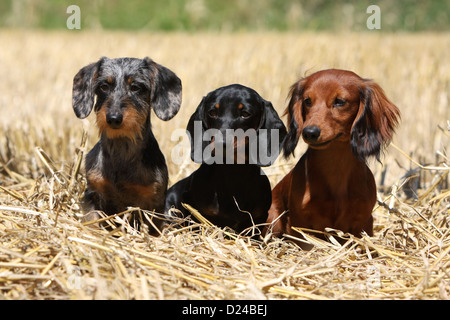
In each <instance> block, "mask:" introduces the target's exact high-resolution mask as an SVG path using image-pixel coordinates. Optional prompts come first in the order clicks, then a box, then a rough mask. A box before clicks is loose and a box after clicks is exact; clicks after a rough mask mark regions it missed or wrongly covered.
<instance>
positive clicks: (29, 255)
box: [0, 0, 450, 299]
mask: <svg viewBox="0 0 450 320" xmlns="http://www.w3.org/2000/svg"><path fill="white" fill-rule="evenodd" d="M226 3H227V4H226V5H225V4H224V2H221V1H200V0H191V1H188V0H186V1H181V0H176V1H161V2H159V1H151V2H145V4H144V2H138V1H108V2H106V1H75V2H74V3H72V2H70V3H69V2H68V1H50V0H48V1H44V0H36V1H2V2H1V3H0V26H1V27H2V29H0V70H1V76H0V77H1V78H0V80H1V81H0V93H1V94H0V295H3V297H5V298H6V299H68V298H74V299H91V298H97V299H147V298H150V299H241V298H250V299H297V298H307V299H327V298H331V299H359V298H362V299H365V298H377V299H380V298H381V299H383V298H386V299H421V298H423V299H445V298H449V297H450V276H449V268H450V261H449V251H450V240H449V233H450V219H449V213H450V212H449V210H450V209H449V208H450V207H449V205H450V204H449V197H450V193H449V189H448V165H449V163H450V161H449V155H448V147H449V141H450V108H449V99H450V93H449V92H450V59H449V54H448V50H449V48H450V28H449V26H450V23H449V19H448V18H449V17H448V15H449V12H450V10H449V3H448V1H423V2H420V4H416V3H415V2H413V1H408V0H403V1H396V2H390V1H378V3H377V4H378V5H379V6H380V7H381V19H382V28H381V30H374V31H370V30H367V28H366V19H367V17H368V16H369V14H367V13H366V8H367V6H368V5H369V3H368V2H365V1H359V2H351V1H335V2H326V1H316V2H314V4H312V2H311V3H310V2H303V1H267V2H256V1H230V2H226ZM70 4H78V5H79V6H80V8H81V14H82V24H81V30H67V28H66V19H67V17H68V16H69V14H67V13H66V8H67V6H68V5H70ZM102 56H108V57H110V58H114V57H122V56H131V57H139V58H143V57H145V56H150V57H151V58H152V59H154V60H155V61H156V62H158V63H160V64H162V65H164V66H166V67H168V68H170V69H171V70H173V71H174V72H176V73H177V75H178V76H179V77H180V78H181V80H182V82H183V103H182V107H181V110H180V112H179V114H178V115H177V116H176V117H175V118H174V119H172V120H171V121H169V122H163V121H160V120H159V119H157V117H156V116H155V115H154V114H153V115H152V123H153V128H154V129H153V131H154V133H155V135H156V137H157V139H158V141H159V144H160V147H161V149H162V151H163V153H164V154H165V155H166V160H167V163H168V166H169V171H170V183H171V184H172V183H175V182H176V181H177V180H178V179H180V178H182V177H185V176H186V175H188V174H189V173H190V172H192V171H193V170H195V168H196V167H197V165H195V164H193V163H192V162H191V161H190V159H189V158H188V157H187V158H186V159H185V161H184V162H183V163H182V164H181V165H180V164H178V163H174V162H173V161H172V160H173V158H172V152H173V150H174V148H175V147H176V146H177V145H178V144H179V143H180V141H179V140H176V141H172V140H173V139H171V135H172V133H173V132H174V130H175V129H184V128H185V126H186V124H187V120H188V118H189V117H190V115H191V114H192V113H193V112H194V110H195V108H196V107H197V105H198V103H199V102H200V100H201V98H202V97H203V96H204V95H205V94H207V93H208V92H210V91H212V90H214V89H215V88H217V87H219V86H223V85H227V84H231V83H241V84H244V85H246V86H249V87H252V88H253V89H255V90H256V91H258V92H259V93H260V94H261V95H262V96H263V97H264V98H265V99H267V100H270V101H272V103H273V105H274V106H275V108H276V109H277V110H278V112H279V113H280V115H282V113H283V111H284V108H285V107H286V104H287V100H286V98H287V94H288V91H289V87H290V86H291V85H292V84H293V83H294V82H295V81H296V80H297V79H298V78H299V77H301V76H304V75H308V74H310V73H312V72H314V71H318V70H321V69H325V68H342V69H349V70H352V71H354V72H356V73H358V74H359V75H361V76H362V77H366V78H372V79H374V80H375V81H376V82H378V83H379V84H380V86H381V87H382V88H383V89H384V90H385V92H386V94H387V96H388V97H389V98H390V99H391V100H392V101H393V102H394V103H395V104H396V105H397V106H398V107H399V109H400V110H401V113H402V121H401V124H400V126H399V128H398V130H397V133H396V135H395V137H394V140H393V145H392V146H391V147H389V149H388V150H387V152H386V154H385V157H384V158H383V159H382V164H380V163H376V162H375V161H371V162H370V166H371V168H372V169H373V171H374V174H375V176H376V180H377V183H378V185H379V200H380V203H379V205H378V206H377V207H376V208H375V210H374V216H375V231H376V234H375V236H374V237H372V238H369V237H365V238H363V239H362V240H358V239H355V238H353V237H349V238H348V242H347V243H346V245H344V246H341V245H339V244H337V243H333V242H331V243H329V244H324V243H319V242H315V243H316V244H317V247H316V248H315V249H313V250H312V251H310V252H303V251H301V250H300V249H298V248H297V247H296V246H295V245H293V244H291V243H289V242H288V241H280V240H277V239H271V240H268V239H266V240H267V241H268V242H267V243H263V244H262V243H255V242H253V241H250V240H249V239H248V238H245V237H238V238H234V237H232V238H231V239H230V238H227V237H225V236H224V233H223V230H219V229H217V228H214V227H203V228H201V231H200V232H198V231H197V232H194V231H191V230H182V231H179V230H168V231H166V232H165V233H164V235H163V236H161V237H159V238H149V237H146V236H145V234H141V233H137V232H136V231H130V232H128V233H126V232H123V230H122V229H120V230H119V231H118V232H117V233H116V234H115V235H114V236H112V235H110V234H108V233H107V232H105V231H102V230H98V229H96V228H93V227H91V226H87V225H83V224H82V223H81V222H80V221H79V217H80V210H79V206H78V204H77V203H78V201H79V199H80V197H81V195H82V192H83V190H84V187H85V181H84V176H83V169H82V168H81V169H79V170H78V168H77V164H78V163H79V161H80V160H81V159H82V156H83V154H84V153H85V152H87V151H88V150H89V149H90V148H91V147H92V146H93V144H94V143H95V142H96V140H97V138H98V137H97V130H96V128H95V126H94V121H93V119H92V118H93V117H90V118H89V119H88V120H83V121H81V120H79V119H77V118H76V117H75V115H74V113H73V111H72V106H71V91H72V79H73V76H74V75H75V73H76V72H77V71H78V70H79V69H80V68H81V67H83V66H85V65H87V64H89V63H91V62H94V61H97V60H98V59H99V58H100V57H102ZM283 120H285V118H284V117H283ZM83 131H86V132H87V142H86V144H85V145H83V144H82V138H83ZM186 147H187V146H186ZM303 150H304V145H303V144H299V146H298V148H297V151H296V155H297V158H296V159H288V160H284V159H279V160H278V161H277V163H276V164H275V165H273V166H272V167H270V168H265V169H264V171H265V172H266V174H267V175H268V176H269V179H270V180H271V183H272V186H274V185H275V184H276V183H277V182H278V181H279V180H280V179H281V178H282V177H283V176H284V174H286V173H287V172H288V171H289V170H290V169H291V168H292V166H293V165H294V164H295V162H296V160H297V159H298V157H299V156H300V155H301V153H302V152H303ZM410 170H414V171H413V174H412V175H411V177H410V179H409V180H408V179H405V175H406V174H407V172H408V171H410ZM410 172H412V171H410ZM145 214H148V213H145ZM311 241H313V242H314V241H316V240H314V239H311ZM118 248H121V249H120V250H119V249H118ZM119 251H120V254H115V253H117V252H119ZM162 257H164V258H162ZM374 272H375V277H372V278H371V276H373V273H374ZM374 279H375V280H374ZM75 280H76V281H75ZM369 280H370V281H372V280H374V281H375V282H373V281H372V282H370V281H369ZM73 281H75V282H73ZM368 281H369V282H370V283H369V284H370V285H369V286H368V285H367V283H368Z"/></svg>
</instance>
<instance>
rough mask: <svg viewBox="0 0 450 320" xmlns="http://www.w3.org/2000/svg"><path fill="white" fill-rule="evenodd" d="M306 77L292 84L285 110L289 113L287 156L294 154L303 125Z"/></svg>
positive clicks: (285, 146) (286, 142)
mask: <svg viewBox="0 0 450 320" xmlns="http://www.w3.org/2000/svg"><path fill="white" fill-rule="evenodd" d="M305 83H306V80H305V79H301V80H300V81H298V82H296V83H295V84H293V85H292V87H291V90H290V91H289V97H290V100H289V104H288V106H287V108H286V110H285V112H284V115H286V114H287V115H288V122H287V125H288V133H287V135H286V138H285V139H284V141H283V151H284V157H285V158H287V157H289V156H290V155H291V154H294V150H295V147H296V146H297V143H298V140H299V138H300V134H301V131H300V130H301V129H302V127H303V110H302V109H303V108H302V103H303V101H302V94H303V91H304V85H305Z"/></svg>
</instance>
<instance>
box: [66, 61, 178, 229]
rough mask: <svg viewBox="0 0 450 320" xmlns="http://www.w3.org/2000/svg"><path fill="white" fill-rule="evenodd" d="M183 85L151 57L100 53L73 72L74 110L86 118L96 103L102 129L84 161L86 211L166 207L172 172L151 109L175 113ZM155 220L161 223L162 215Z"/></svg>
mask: <svg viewBox="0 0 450 320" xmlns="http://www.w3.org/2000/svg"><path fill="white" fill-rule="evenodd" d="M181 91H182V88H181V80H180V79H179V78H178V77H177V76H176V75H175V73H173V72H172V71H171V70H169V69H167V68H165V67H163V66H161V65H159V64H157V63H155V62H154V61H153V60H151V59H150V58H145V59H136V58H117V59H108V58H102V59H100V60H99V61H98V62H96V63H92V64H90V65H87V66H85V67H84V68H82V69H81V70H80V71H79V72H78V73H77V74H76V75H75V77H74V80H73V109H74V111H75V114H76V115H77V117H78V118H81V119H83V118H86V117H87V116H88V115H89V114H90V113H91V111H92V109H94V111H95V114H96V123H97V126H98V129H99V135H100V140H99V141H98V143H97V144H96V145H95V146H94V147H93V149H92V150H91V151H90V152H89V153H88V154H87V156H86V161H85V167H86V178H87V189H86V192H85V195H84V198H83V201H82V206H83V209H84V212H86V214H88V213H89V212H91V213H92V212H94V211H95V210H100V211H103V212H105V213H106V214H108V215H112V214H116V213H120V212H123V211H125V210H126V209H127V208H128V207H140V208H142V209H145V210H154V211H156V212H161V213H162V212H163V210H164V202H165V196H166V192H167V183H168V172H167V166H166V162H165V158H164V156H163V154H162V152H161V150H160V149H159V146H158V142H157V141H156V139H155V137H154V135H153V132H152V129H151V122H150V110H151V109H153V110H154V112H155V113H156V115H157V116H158V117H159V118H160V119H162V120H169V119H171V118H172V117H174V116H175V115H176V114H177V112H178V110H179V108H180V104H181ZM95 96H97V99H96V103H95V106H94V97H95ZM94 216H95V215H94ZM155 220H157V221H153V223H154V224H155V225H156V227H157V228H159V227H160V225H161V221H160V220H159V219H155ZM150 231H152V232H154V231H155V230H154V228H151V229H150Z"/></svg>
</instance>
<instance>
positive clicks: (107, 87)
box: [100, 83, 109, 92]
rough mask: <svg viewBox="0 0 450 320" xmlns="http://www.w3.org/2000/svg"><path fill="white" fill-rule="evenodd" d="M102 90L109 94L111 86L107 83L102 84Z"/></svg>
mask: <svg viewBox="0 0 450 320" xmlns="http://www.w3.org/2000/svg"><path fill="white" fill-rule="evenodd" d="M100 90H102V91H103V92H108V91H109V85H107V84H106V83H104V84H102V85H101V86H100Z"/></svg>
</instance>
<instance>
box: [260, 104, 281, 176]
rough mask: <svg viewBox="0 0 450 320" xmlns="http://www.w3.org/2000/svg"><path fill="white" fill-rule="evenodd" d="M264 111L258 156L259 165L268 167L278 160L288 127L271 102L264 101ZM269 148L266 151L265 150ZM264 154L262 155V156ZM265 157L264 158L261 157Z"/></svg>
mask: <svg viewBox="0 0 450 320" xmlns="http://www.w3.org/2000/svg"><path fill="white" fill-rule="evenodd" d="M261 100H262V105H263V110H262V114H261V123H260V125H259V127H258V131H257V136H258V150H261V148H262V150H261V151H260V152H259V154H258V159H257V165H258V166H261V167H266V166H269V165H271V164H273V162H274V161H275V160H276V159H277V157H278V155H279V154H280V151H281V146H282V143H283V141H284V139H285V138H286V127H285V125H284V123H283V121H281V119H280V117H279V116H278V113H277V112H276V110H275V109H274V107H273V105H272V103H271V102H270V101H267V100H264V99H262V98H261ZM266 147H267V149H266V150H264V149H265V148H266ZM261 152H262V154H261ZM261 156H263V157H261Z"/></svg>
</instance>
